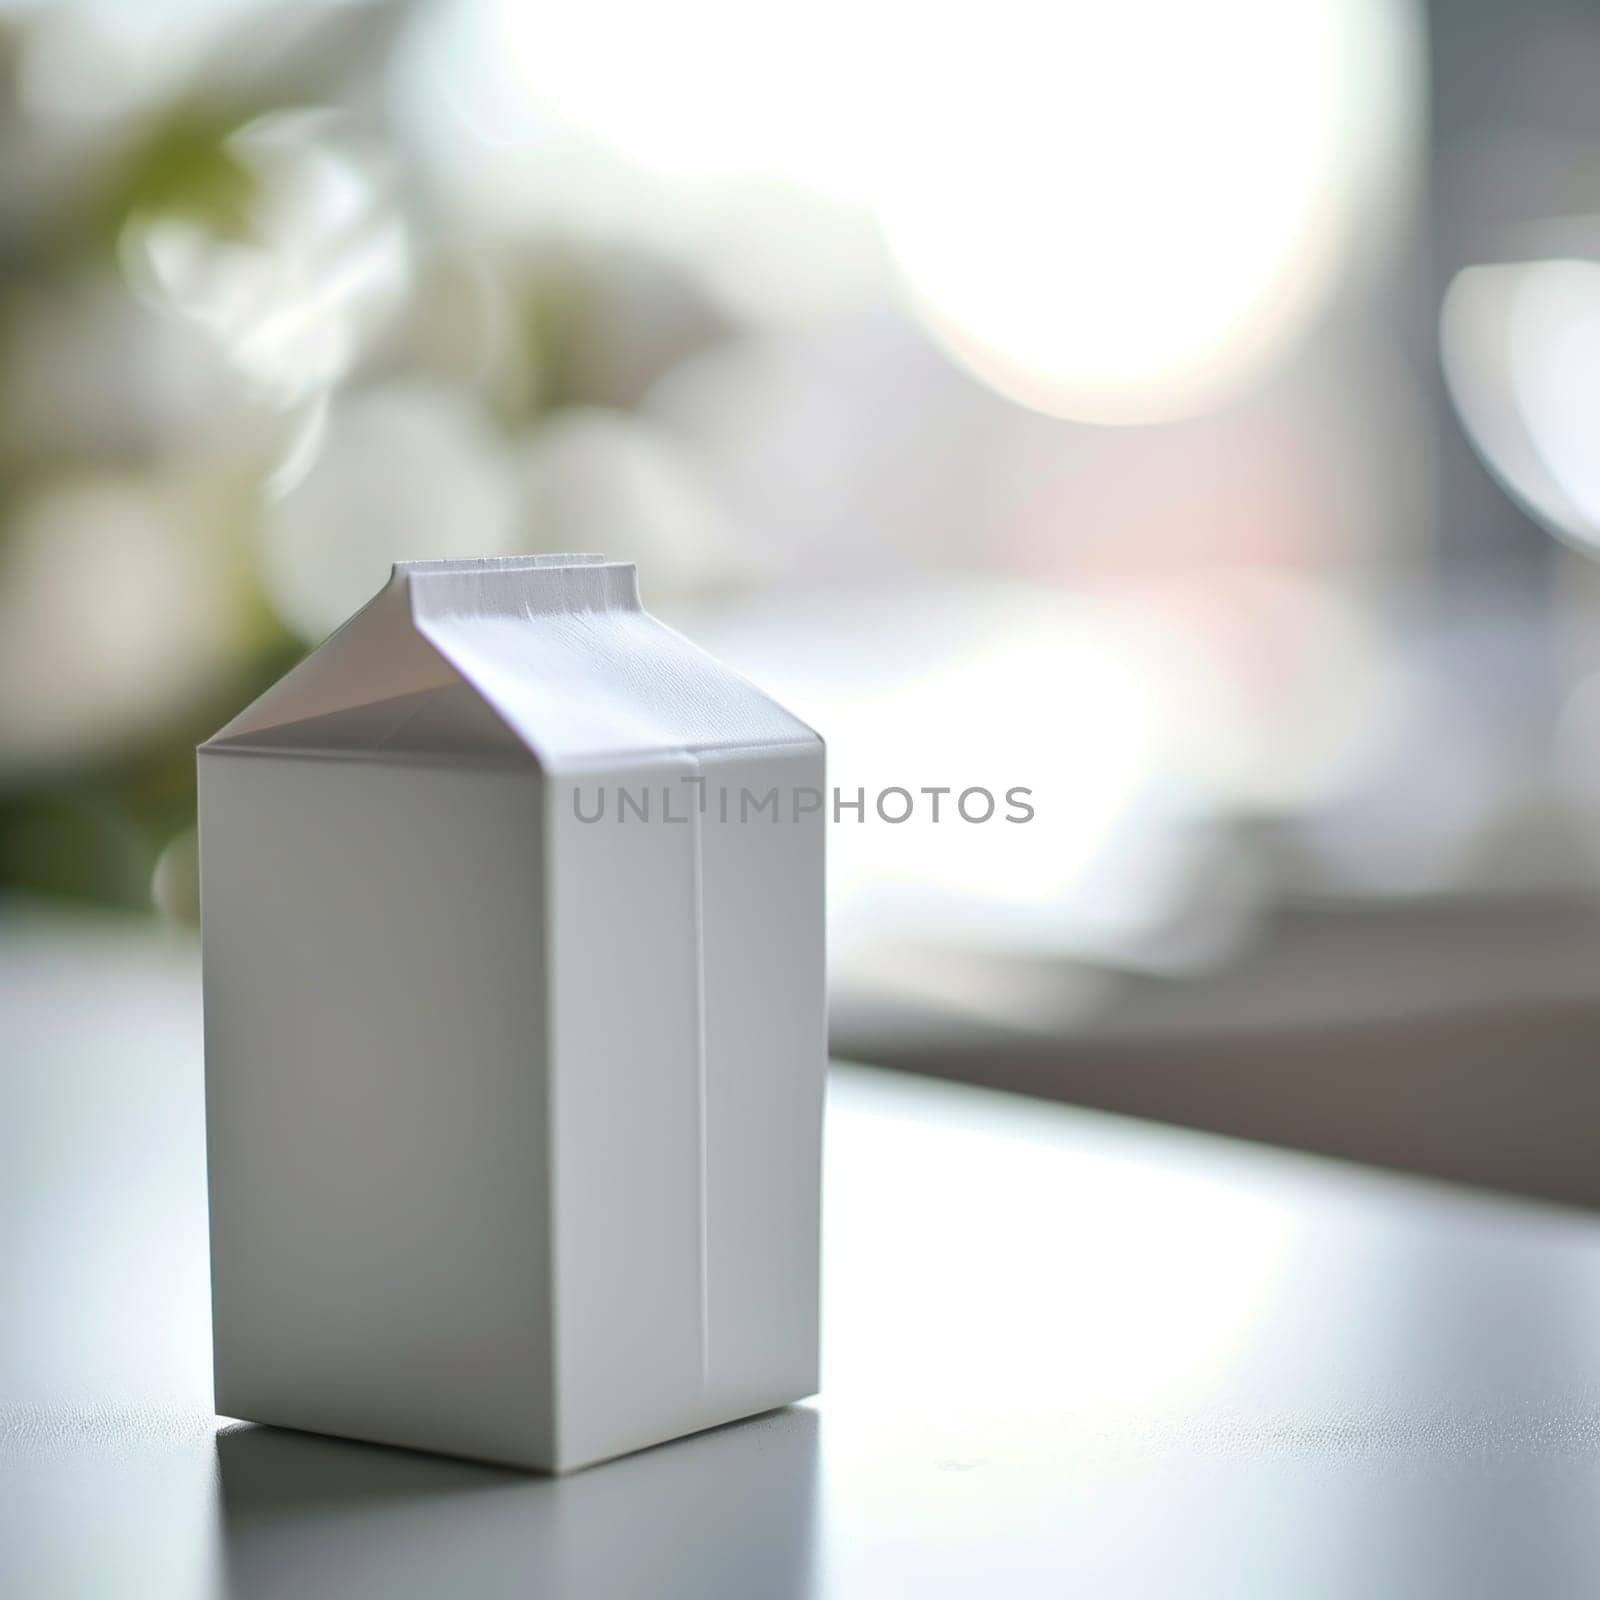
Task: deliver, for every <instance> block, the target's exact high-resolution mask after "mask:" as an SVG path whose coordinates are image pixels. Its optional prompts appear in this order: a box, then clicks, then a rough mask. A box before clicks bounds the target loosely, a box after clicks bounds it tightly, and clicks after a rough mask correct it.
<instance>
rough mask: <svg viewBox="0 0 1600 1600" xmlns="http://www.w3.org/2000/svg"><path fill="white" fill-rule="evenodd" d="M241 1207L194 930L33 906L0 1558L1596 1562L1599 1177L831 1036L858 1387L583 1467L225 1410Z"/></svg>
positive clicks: (429, 1579) (669, 1578) (355, 1577)
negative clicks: (1105, 1097) (455, 1451)
mask: <svg viewBox="0 0 1600 1600" xmlns="http://www.w3.org/2000/svg"><path fill="white" fill-rule="evenodd" d="M1597 1159H1600V1157H1597ZM204 1241H205V1211H204V1177H203V1147H202V1115H201V1073H200V1047H199V1017H198V981H197V970H196V958H195V952H194V948H193V945H192V943H191V942H190V941H188V940H186V939H184V938H182V937H180V936H176V935H172V936H168V935H164V934H161V933H159V932H155V931H152V930H150V929H147V928H142V927H140V926H139V925H134V924H129V925H126V926H118V925H115V924H106V923H103V922H88V923H85V922H79V921H75V920H72V919H63V918H59V917H44V916H41V915H39V914H38V913H37V912H30V913H14V914H12V915H11V916H10V917H9V918H4V919H0V1306H3V1317H0V1593H3V1594H4V1595H6V1596H33V1595H41V1596H51V1597H54V1596H75V1595H90V1596H119V1595H125V1594H128V1595H133V1594H137V1595H145V1594H149V1595H160V1596H166V1597H174V1600H182V1597H185V1596H190V1595H200V1594H207V1595H208V1594H214V1593H227V1594H238V1595H244V1596H257V1595H284V1596H291V1595H292V1596H322V1595H353V1596H366V1595H371V1596H383V1597H385V1600H404V1597H408V1596H412V1595H416V1596H424V1595H426V1596H441V1595H442V1596H456V1597H472V1596H480V1595H482V1596H519V1597H522V1596H526V1597H534V1596H537V1597H546V1596H550V1597H557V1600H559V1597H562V1596H569V1595H571V1596H605V1597H612V1596H650V1597H663V1596H665V1597H675V1596H685V1597H691V1596H692V1597H695V1600H713V1597H718V1596H740V1597H767V1596H771V1597H777V1600H788V1597H796V1600H798V1597H800V1596H812V1595H816V1596H852V1597H854V1596H863V1597H866V1596H871V1597H874V1600H876V1597H894V1596H917V1597H922V1596H930V1597H936V1596H946V1595H948V1596H973V1595H993V1596H1002V1595H1004V1596H1032V1595H1052V1596H1058V1595H1067V1594H1084V1595H1092V1596H1097V1597H1098V1596H1107V1595H1123V1594H1128V1595H1160V1596H1209V1595H1219V1596H1220V1595H1227V1596H1241V1595H1258V1594H1259V1595H1272V1596H1294V1597H1296V1600H1307V1597H1319V1596H1352V1597H1356V1596H1359V1597H1362V1600H1367V1597H1372V1596H1387V1595H1394V1596H1405V1597H1407V1600H1412V1597H1418V1596H1431V1595H1439V1596H1451V1597H1460V1596H1476V1595H1483V1596H1494V1597H1497V1600H1500V1597H1503V1600H1523V1597H1526V1596H1545V1595H1566V1594H1571V1595H1593V1594H1595V1593H1597V1592H1600V1218H1595V1217H1591V1216H1589V1215H1585V1214H1582V1213H1578V1212H1564V1211H1561V1210H1558V1209H1554V1208H1550V1207H1544V1206H1540V1205H1537V1204H1534V1203H1531V1202H1519V1201H1514V1200H1505V1199H1500V1198H1496V1197H1491V1196H1487V1195H1478V1194H1473V1193H1469V1192H1466V1191H1458V1190H1452V1189H1450V1188H1446V1187H1443V1186H1436V1185H1431V1184H1428V1183H1425V1182H1421V1181H1415V1180H1410V1179H1405V1178H1400V1177H1394V1176H1384V1175H1380V1174H1377V1173H1373V1172H1367V1171H1364V1170H1361V1169H1358V1168H1354V1167H1342V1166H1339V1165H1337V1164H1334V1163H1329V1162H1324V1161H1320V1160H1318V1159H1316V1158H1313V1157H1308V1156H1300V1155H1293V1154H1288V1153H1281V1152H1276V1151H1271V1150H1267V1149H1262V1148H1254V1147H1251V1146H1247V1145H1243V1144H1235V1143H1231V1142H1229V1141H1226V1140H1223V1139H1218V1138H1214V1137H1211V1136H1207V1135H1202V1134H1190V1133H1183V1132H1179V1131H1175V1130H1170V1129H1163V1128H1157V1127H1152V1126H1145V1125H1141V1124H1138V1123H1134V1122H1128V1121H1122V1120H1119V1119H1116V1118H1113V1117H1109V1116H1105V1115H1101V1114H1097V1113H1092V1112H1086V1111H1076V1110H1073V1109H1070V1108H1065V1107H1061V1106H1052V1105H1047V1104H1042V1103H1034V1102H1030V1101H1027V1100H1022V1099H1011V1098H1006V1097H1004V1096H1000V1095H996V1094H992V1093H987V1092H983V1091H979V1090H972V1089H966V1088H961V1087H956V1086H951V1085H942V1084H934V1083H931V1082H923V1081H919V1080H916V1079H913V1078H909V1077H896V1076H893V1075H890V1074H884V1073H875V1072H871V1071H867V1070H864V1069H859V1068H840V1069H838V1070H837V1071H836V1073H835V1075H834V1079H833V1083H832V1088H831V1094H830V1108H829V1123H828V1156H827V1250H826V1272H825V1282H826V1305H825V1315H824V1326H825V1363H824V1390H823V1393H822V1395H821V1396H820V1397H819V1399H818V1400H816V1401H814V1402H812V1403H811V1404H809V1405H806V1406H801V1407H795V1408H791V1409H790V1410H787V1411H783V1412H779V1413H775V1414H773V1415H771V1416H769V1417H766V1418H762V1419H759V1420H756V1421H754V1422H750V1423H745V1424H738V1425H735V1426H732V1427H728V1428H723V1429H719V1430H717V1431H715V1432H713V1433H709V1434H704V1435H701V1436H699V1437H697V1438H694V1439H691V1440H686V1441H683V1442H680V1443H677V1444H672V1445H666V1446H663V1447H661V1448H659V1449H656V1450H652V1451H648V1452H646V1453H644V1454H641V1455H638V1456H634V1457H631V1458H628V1459H626V1460H623V1461H620V1462H615V1463H612V1464H609V1465H606V1466H602V1467H597V1468H594V1469H591V1470H590V1471H588V1472H584V1473H580V1474H578V1475H576V1476H574V1477H571V1478H568V1479H563V1480H559V1481H552V1480H545V1479H538V1478H533V1477H526V1476H521V1475H518V1474H514V1473H509V1472H503V1471H498V1470H493V1469H489V1468H483V1467H477V1466H472V1465H468V1464H465V1463H460V1462H452V1461H446V1460H439V1459H435V1458H431V1457H427V1456H423V1455H414V1454H409V1453H406V1452H402V1451H392V1450H383V1449H377V1448H373V1447H370V1446H363V1445H356V1444H349V1443H342V1442H339V1441H335V1440H327V1439H321V1438H317V1437H314V1436H312V1435H307V1434H295V1433H288V1432H281V1431H277V1430H273V1429H265V1428H254V1427H247V1426H244V1425H241V1424H234V1423H228V1422H227V1421H225V1420H223V1419H218V1418H216V1417H214V1416H213V1415H212V1414H211V1410H210V1401H209V1354H208V1342H207V1326H206V1317H207V1287H206V1263H205V1242H204Z"/></svg>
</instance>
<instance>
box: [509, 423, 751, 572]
mask: <svg viewBox="0 0 1600 1600" xmlns="http://www.w3.org/2000/svg"><path fill="white" fill-rule="evenodd" d="M522 473H523V485H524V492H525V494H526V496H527V500H526V504H527V508H528V510H527V519H526V522H527V528H528V534H529V538H530V539H531V541H532V542H533V543H535V544H536V545H537V546H538V547H539V548H540V549H546V550H604V551H605V552H606V554H607V556H609V557H611V558H612V559H614V560H619V561H636V562H637V563H638V564H639V569H640V573H641V577H642V580H643V582H644V584H645V585H646V589H647V593H648V595H649V597H650V599H651V601H652V602H655V601H658V600H666V601H670V600H671V599H673V598H675V597H677V596H680V595H686V594H687V595H693V594H695V593H698V592H700V591H702V590H705V589H708V588H722V587H728V586H730V585H731V584H733V583H735V582H737V581H739V580H740V579H741V578H747V577H749V576H751V568H752V566H753V562H752V559H751V551H750V549H749V547H748V545H741V544H740V542H739V541H737V540H736V539H735V538H734V537H733V536H732V533H731V531H730V530H729V529H728V527H727V526H726V524H725V522H724V520H723V518H722V516H721V514H720V511H719V508H718V507H717V505H716V503H715V501H714V500H713V499H712V497H711V495H710V493H709V492H708V491H707V489H706V487H705V485H704V484H703V483H702V482H701V481H700V480H699V478H698V477H697V475H696V473H695V471H694V469H693V466H692V464H691V462H690V461H689V459H688V458H687V456H686V455H685V453H684V450H683V447H682V445H681V444H679V443H678V441H677V440H676V439H674V438H673V436H672V435H671V434H670V433H668V432H667V431H666V430H665V429H664V428H662V427H661V425H660V424H659V423H655V422H652V421H651V420H649V419H648V418H642V417H638V416H632V415H629V414H628V413H626V412H622V411H610V410H606V409H604V408H601V407H598V406H588V407H581V408H573V409H571V410H567V411H562V412H557V413H556V414H555V415H554V416H552V417H551V418H550V420H549V421H547V422H545V423H543V424H542V425H540V426H539V427H537V428H535V429H534V430H533V432H532V433H531V434H530V436H529V438H528V442H527V445H526V447H525V450H524V454H523V459H522Z"/></svg>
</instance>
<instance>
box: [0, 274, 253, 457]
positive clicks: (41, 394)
mask: <svg viewBox="0 0 1600 1600" xmlns="http://www.w3.org/2000/svg"><path fill="white" fill-rule="evenodd" d="M0 348H3V351H4V360H0V440H3V441H4V448H5V450H6V451H7V452H8V453H9V454H10V455H11V456H13V457H14V458H15V459H17V460H20V461H26V462H28V463H30V464H31V465H33V466H35V467H37V466H38V465H39V464H40V463H46V464H49V463H60V462H68V463H78V462H86V461H93V460H98V461H102V462H103V461H105V460H106V459H108V458H109V459H111V460H120V461H129V460H134V459H149V458H152V457H162V456H170V455H175V454H180V453H186V452H188V451H191V450H192V449H193V448H194V447H195V446H196V445H197V444H205V443H207V442H214V441H216V440H217V439H218V438H219V437H227V438H231V439H233V440H235V441H237V438H238V435H239V430H240V425H241V423H242V421H243V416H242V413H243V410H244V408H243V407H242V405H241V404H240V402H239V398H238V395H237V393H236V386H235V385H234V384H233V383H232V381H231V379H230V377H229V375H228V373H227V371H226V369H225V368H224V367H223V365H222V363H221V362H220V361H219V360H218V359H217V357H216V355H215V353H214V352H213V351H212V350H210V349H209V348H208V347H207V345H206V343H205V342H204V341H203V340H202V339H201V338H200V337H199V336H198V335H197V334H196V333H195V331H194V330H193V329H191V328H188V327H185V326H184V325H182V324H180V323H176V322H173V321H170V320H168V319H165V318H162V317H159V316H157V315H155V314H153V313H152V312H151V311H150V309H149V308H148V307H145V306H141V305H139V304H137V303H136V302H134V301H132V300H130V299H129V298H128V296H127V294H126V292H125V291H124V290H123V288H122V286H121V285H120V284H119V283H118V282H117V281H116V280H115V278H113V277H112V276H111V275H110V274H108V273H107V274H94V273H86V274H84V275H83V276H81V277H78V278H73V279H69V280H67V281H65V282H61V283H56V284H54V285H52V286H50V287H49V288H44V287H32V286H30V287H28V288H25V289H22V290H20V291H18V292H17V293H15V294H14V295H12V296H11V297H9V298H8V299H7V300H6V301H5V302H4V303H3V304H0ZM245 431H246V432H248V430H245Z"/></svg>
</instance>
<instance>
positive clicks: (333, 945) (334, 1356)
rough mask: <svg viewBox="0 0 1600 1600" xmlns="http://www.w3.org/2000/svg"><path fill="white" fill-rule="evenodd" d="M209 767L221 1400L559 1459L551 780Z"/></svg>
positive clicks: (529, 1457)
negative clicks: (543, 856) (544, 820)
mask: <svg viewBox="0 0 1600 1600" xmlns="http://www.w3.org/2000/svg"><path fill="white" fill-rule="evenodd" d="M200 766H201V773H200V804H201V877H202V889H201V893H202V918H203V941H204V971H205V978H204V981H205V1027H206V1097H207V1135H208V1157H209V1168H210V1171H209V1182H210V1195H211V1229H212V1265H213V1297H214V1323H215V1344H216V1374H217V1403H218V1408H219V1410H221V1411H222V1412H224V1413H225V1414H228V1415H235V1416H241V1417H246V1418H249V1419H252V1420H257V1421H264V1422H273V1423H278V1424H283V1425H287V1426H292V1427H301V1428H309V1429H314V1430H319V1431H324V1432H331V1433H342V1434H348V1435H351V1436H354V1437H358V1438H367V1439H375V1440H379V1441H383V1442H388V1443H394V1444H403V1445H411V1446H416V1447H421V1448H428V1449H435V1450H444V1451H450V1452H454V1453H460V1454H464V1455H476V1456H484V1457H488V1458H492V1459H499V1460H506V1461H515V1462H521V1463H524V1464H538V1463H540V1462H541V1461H543V1460H547V1459H548V1456H549V1451H550V1434H551V1414H550V1412H551V1408H550V1404H549V1389H550V1350H549V1343H550V1341H549V1332H548V1327H549V1320H548V1319H549V1296H548V1290H547V1272H548V1260H547V1238H548V1198H547V1191H546V1186H545V1185H546V1163H545V1161H544V1159H543V1151H544V1148H545V1136H546V1127H545V1105H544V1092H543V1076H542V1075H543V1066H544V1063H543V1051H542V1039H543V1033H542V1028H543V998H544V997H543V993H542V974H543V943H542V924H543V910H544V907H543V901H542V884H541V881H540V864H539V849H538V841H539V811H538V808H539V801H540V791H539V785H538V779H537V776H536V774H534V773H533V772H532V771H531V770H530V771H528V772H526V773H512V772H480V771H471V770H457V769H449V768H445V767H437V766H435V767H423V766H406V765H403V764H389V763H383V762H375V761H339V760H322V759H314V758H305V757H296V756H263V755H257V754H239V753H229V752H218V753H214V754H209V753H208V754H206V755H203V756H202V758H201V763H200Z"/></svg>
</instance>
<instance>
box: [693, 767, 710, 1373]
mask: <svg viewBox="0 0 1600 1600" xmlns="http://www.w3.org/2000/svg"><path fill="white" fill-rule="evenodd" d="M691 759H694V766H695V772H696V774H697V775H699V776H700V777H701V782H700V783H698V784H697V785H695V787H696V790H697V792H698V794H699V797H700V804H699V805H698V806H695V807H694V808H692V809H691V811H690V830H689V832H690V838H691V839H692V840H693V851H694V860H693V872H692V876H693V878H694V894H693V920H694V983H695V996H694V1015H695V1050H694V1059H695V1115H696V1128H695V1137H696V1142H697V1145H698V1148H697V1150H696V1157H697V1162H698V1168H699V1171H698V1196H697V1197H698V1199H699V1203H700V1215H699V1219H698V1222H699V1256H700V1262H699V1265H700V1388H701V1390H702V1392H704V1391H705V1390H706V1389H707V1388H708V1387H709V1384H710V1380H711V1282H710V1279H711V1204H710V1195H709V1192H708V1191H709V1187H710V1181H711V1178H710V1173H709V1171H708V1170H707V1169H708V1166H709V1148H710V1140H709V1132H710V1130H709V1123H710V1106H709V1096H710V1078H711V1074H710V1072H709V1071H708V1070H707V1062H706V935H705V929H706V919H705V882H706V879H705V782H704V768H703V767H702V765H701V763H700V762H699V760H698V759H695V758H691Z"/></svg>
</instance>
